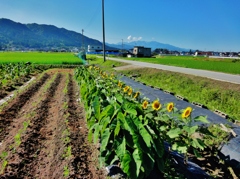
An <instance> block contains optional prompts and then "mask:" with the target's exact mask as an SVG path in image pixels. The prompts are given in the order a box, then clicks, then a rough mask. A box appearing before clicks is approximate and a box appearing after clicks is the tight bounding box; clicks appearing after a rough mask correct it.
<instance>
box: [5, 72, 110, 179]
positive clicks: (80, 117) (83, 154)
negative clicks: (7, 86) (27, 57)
mask: <svg viewBox="0 0 240 179" xmlns="http://www.w3.org/2000/svg"><path fill="white" fill-rule="evenodd" d="M78 99H79V89H78V86H77V84H76V82H75V81H74V79H73V70H72V69H52V70H48V71H46V72H45V73H44V74H42V75H41V76H39V77H37V78H36V80H34V82H32V83H31V84H30V85H29V86H27V87H26V88H25V89H24V90H23V91H21V92H19V93H18V94H17V95H16V96H15V97H14V99H12V100H10V101H9V102H7V105H5V107H3V108H2V109H1V111H0V178H24V179H25V178H39V179H40V178H44V179H47V178H49V179H54V178H56V179H61V178H81V179H95V178H99V179H101V178H106V173H105V171H104V170H103V169H101V168H99V167H98V161H97V160H98V159H97V155H98V150H97V146H94V145H93V144H90V143H89V142H88V140H87V127H86V121H85V113H84V108H83V106H82V105H81V104H79V100H78Z"/></svg>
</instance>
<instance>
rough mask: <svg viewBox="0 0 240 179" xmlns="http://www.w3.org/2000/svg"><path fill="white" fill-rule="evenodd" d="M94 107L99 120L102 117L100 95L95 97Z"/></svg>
mask: <svg viewBox="0 0 240 179" xmlns="http://www.w3.org/2000/svg"><path fill="white" fill-rule="evenodd" d="M93 109H94V115H95V117H96V118H97V120H99V119H100V101H99V97H98V96H95V98H94V101H93Z"/></svg>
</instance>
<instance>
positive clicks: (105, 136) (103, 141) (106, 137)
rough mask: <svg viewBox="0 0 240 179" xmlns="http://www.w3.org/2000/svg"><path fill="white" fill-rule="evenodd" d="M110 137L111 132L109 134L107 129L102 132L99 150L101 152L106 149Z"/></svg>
mask: <svg viewBox="0 0 240 179" xmlns="http://www.w3.org/2000/svg"><path fill="white" fill-rule="evenodd" d="M110 135H111V132H110V130H109V128H107V129H106V130H105V131H104V133H103V135H102V138H101V148H100V150H101V151H104V150H106V147H107V145H108V141H109V138H110Z"/></svg>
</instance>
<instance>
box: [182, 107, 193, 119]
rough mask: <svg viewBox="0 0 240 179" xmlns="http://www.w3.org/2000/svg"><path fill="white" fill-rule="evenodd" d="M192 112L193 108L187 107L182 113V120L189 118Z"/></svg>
mask: <svg viewBox="0 0 240 179" xmlns="http://www.w3.org/2000/svg"><path fill="white" fill-rule="evenodd" d="M191 112H192V108H191V107H187V108H186V109H185V110H184V111H183V113H182V118H187V117H188V116H190V114H191Z"/></svg>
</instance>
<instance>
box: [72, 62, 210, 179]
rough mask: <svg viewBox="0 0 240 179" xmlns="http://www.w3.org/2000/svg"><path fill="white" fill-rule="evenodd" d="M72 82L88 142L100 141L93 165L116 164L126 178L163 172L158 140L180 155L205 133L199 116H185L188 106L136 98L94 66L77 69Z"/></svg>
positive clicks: (135, 93) (196, 148)
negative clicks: (81, 104)
mask: <svg viewBox="0 0 240 179" xmlns="http://www.w3.org/2000/svg"><path fill="white" fill-rule="evenodd" d="M75 78H76V80H77V82H78V84H79V86H80V94H81V98H82V101H83V102H84V107H85V110H86V119H87V126H88V128H89V134H88V139H89V141H91V142H94V143H99V142H100V143H101V146H100V156H99V161H100V163H101V164H102V165H110V164H118V165H119V166H120V167H121V168H122V170H123V171H124V173H126V174H127V175H128V177H130V178H144V177H146V176H148V175H149V174H150V172H151V171H152V170H153V168H154V166H156V167H157V168H158V169H159V171H161V172H163V173H164V172H165V171H166V170H168V168H166V166H168V165H167V164H168V163H169V160H170V158H168V157H166V153H165V152H166V151H165V149H164V141H167V142H169V143H170V144H171V145H172V147H171V149H170V150H176V151H178V152H179V153H182V154H184V156H185V161H186V163H187V159H188V152H189V150H190V149H193V151H194V154H195V155H196V156H197V157H199V156H200V155H199V152H198V151H199V150H203V149H204V148H205V147H206V145H205V143H204V142H203V139H202V138H201V137H199V136H202V135H211V133H210V132H209V131H208V130H207V128H206V127H203V126H199V125H197V122H201V123H208V121H207V118H206V117H204V116H198V117H194V118H192V117H191V112H192V108H186V109H185V110H178V109H177V108H175V107H174V104H173V103H169V104H167V105H163V104H161V103H160V100H159V99H156V100H155V101H153V102H151V104H150V102H149V101H148V99H147V98H143V99H141V98H140V97H139V94H140V93H139V92H138V91H134V90H133V89H132V88H131V87H130V86H127V85H125V84H124V83H123V82H121V81H119V80H118V79H117V78H116V77H115V76H114V74H107V73H106V72H103V71H101V69H100V68H99V67H96V66H89V67H79V68H77V69H75Z"/></svg>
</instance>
